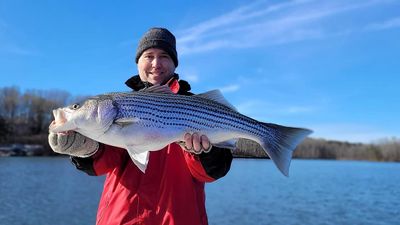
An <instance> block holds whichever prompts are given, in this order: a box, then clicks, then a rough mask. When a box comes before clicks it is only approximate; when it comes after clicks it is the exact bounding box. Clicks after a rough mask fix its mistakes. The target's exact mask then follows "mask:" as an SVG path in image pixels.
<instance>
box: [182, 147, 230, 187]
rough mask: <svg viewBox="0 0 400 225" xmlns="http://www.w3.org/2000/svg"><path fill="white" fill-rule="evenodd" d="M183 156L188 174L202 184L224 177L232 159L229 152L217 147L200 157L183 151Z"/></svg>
mask: <svg viewBox="0 0 400 225" xmlns="http://www.w3.org/2000/svg"><path fill="white" fill-rule="evenodd" d="M183 151H184V150H183ZM184 154H185V159H186V164H187V165H188V168H189V170H190V172H191V173H192V175H193V176H194V177H195V178H196V179H197V180H199V181H202V182H212V181H215V180H217V179H219V178H221V177H223V176H225V175H226V174H227V173H228V171H229V169H230V168H231V163H232V158H233V157H232V153H231V150H229V149H224V148H217V147H213V148H212V149H211V151H210V152H208V153H204V152H203V153H201V154H200V155H195V154H192V153H189V152H187V151H184Z"/></svg>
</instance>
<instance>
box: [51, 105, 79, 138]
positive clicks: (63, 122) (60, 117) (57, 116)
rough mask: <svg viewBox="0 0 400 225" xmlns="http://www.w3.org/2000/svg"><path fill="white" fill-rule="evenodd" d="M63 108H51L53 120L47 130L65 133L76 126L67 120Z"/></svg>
mask: <svg viewBox="0 0 400 225" xmlns="http://www.w3.org/2000/svg"><path fill="white" fill-rule="evenodd" d="M66 114H68V113H67V112H65V110H64V108H58V109H55V110H53V116H54V120H53V121H52V122H51V123H50V126H49V131H50V132H52V133H66V132H68V131H71V130H75V129H76V128H77V127H76V125H75V124H74V123H72V122H71V121H69V120H68V118H67V116H66Z"/></svg>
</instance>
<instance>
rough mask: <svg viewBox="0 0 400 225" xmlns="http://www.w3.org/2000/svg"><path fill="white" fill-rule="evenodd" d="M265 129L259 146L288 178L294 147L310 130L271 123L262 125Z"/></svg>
mask: <svg viewBox="0 0 400 225" xmlns="http://www.w3.org/2000/svg"><path fill="white" fill-rule="evenodd" d="M262 126H263V127H264V128H265V129H266V131H265V135H264V136H263V137H262V138H261V140H260V142H259V143H260V145H261V147H262V148H263V149H264V151H265V152H266V153H267V154H268V156H269V157H270V158H271V159H272V161H273V162H274V163H275V165H276V166H277V167H278V169H279V170H280V171H281V172H282V173H283V174H284V175H285V176H289V167H290V161H291V159H292V154H293V151H294V150H295V148H296V146H297V145H298V144H299V143H300V142H302V141H303V139H304V138H306V137H307V136H308V135H309V134H311V133H312V131H311V130H308V129H303V128H295V127H285V126H281V125H277V124H272V123H262Z"/></svg>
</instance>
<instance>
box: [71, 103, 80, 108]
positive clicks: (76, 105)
mask: <svg viewBox="0 0 400 225" xmlns="http://www.w3.org/2000/svg"><path fill="white" fill-rule="evenodd" d="M79 107H80V105H79V104H78V103H75V104H73V105H71V107H70V108H71V109H79Z"/></svg>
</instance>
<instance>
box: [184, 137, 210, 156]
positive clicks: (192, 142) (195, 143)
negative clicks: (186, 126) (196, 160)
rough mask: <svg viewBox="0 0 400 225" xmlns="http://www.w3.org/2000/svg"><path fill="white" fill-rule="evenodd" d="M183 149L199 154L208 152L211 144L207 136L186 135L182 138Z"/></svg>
mask: <svg viewBox="0 0 400 225" xmlns="http://www.w3.org/2000/svg"><path fill="white" fill-rule="evenodd" d="M184 140H185V148H186V150H187V151H189V152H192V153H195V154H200V153H202V152H209V150H210V149H211V144H210V141H209V139H208V137H207V136H205V135H201V136H200V135H199V134H198V133H193V134H190V133H186V134H185V136H184Z"/></svg>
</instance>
